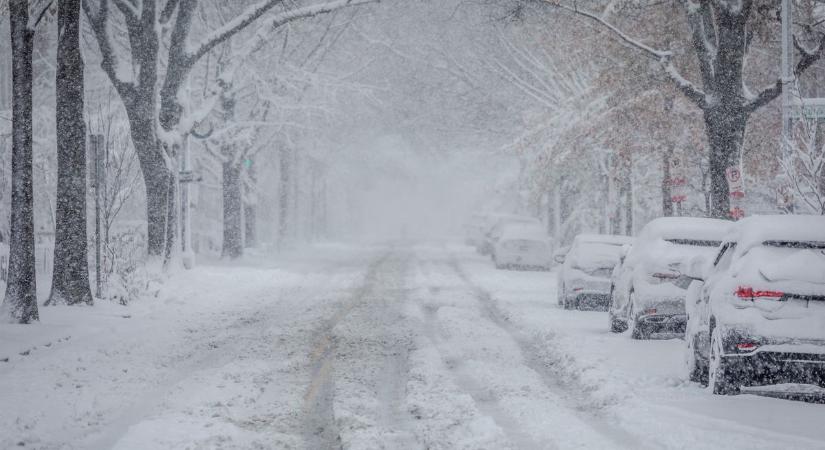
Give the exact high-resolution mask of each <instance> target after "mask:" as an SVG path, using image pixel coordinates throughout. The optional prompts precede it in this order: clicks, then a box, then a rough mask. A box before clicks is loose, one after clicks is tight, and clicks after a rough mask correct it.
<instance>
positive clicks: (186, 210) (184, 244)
mask: <svg viewBox="0 0 825 450" xmlns="http://www.w3.org/2000/svg"><path fill="white" fill-rule="evenodd" d="M178 178H179V181H180V203H181V205H180V206H181V251H182V256H183V266H184V267H185V268H187V269H191V268H192V267H194V266H195V252H194V251H192V208H191V203H190V200H189V196H190V194H191V190H190V185H191V183H193V182H194V181H196V180H195V176H194V172H192V151H191V149H190V148H189V137H188V136H187V137H184V138H183V158H182V161H181V171H180V176H179V177H178Z"/></svg>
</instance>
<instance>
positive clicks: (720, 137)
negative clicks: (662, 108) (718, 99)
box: [704, 107, 748, 219]
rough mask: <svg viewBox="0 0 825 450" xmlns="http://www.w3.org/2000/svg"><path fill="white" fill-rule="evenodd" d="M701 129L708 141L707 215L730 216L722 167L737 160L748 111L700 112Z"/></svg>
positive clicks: (725, 217) (725, 179)
mask: <svg viewBox="0 0 825 450" xmlns="http://www.w3.org/2000/svg"><path fill="white" fill-rule="evenodd" d="M704 116H705V132H706V133H707V137H708V142H709V144H710V167H709V169H708V170H709V171H710V216H711V217H716V218H721V219H727V218H729V217H730V192H729V188H728V180H727V178H726V177H725V169H727V168H728V167H730V166H736V165H738V163H739V153H740V150H741V148H742V142H743V140H744V138H745V127H746V126H747V121H748V114H747V113H746V112H744V111H741V110H738V109H733V108H721V107H720V108H714V109H707V110H705V111H704Z"/></svg>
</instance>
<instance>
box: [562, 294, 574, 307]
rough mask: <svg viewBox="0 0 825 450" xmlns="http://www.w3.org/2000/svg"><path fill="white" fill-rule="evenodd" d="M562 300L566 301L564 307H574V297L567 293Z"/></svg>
mask: <svg viewBox="0 0 825 450" xmlns="http://www.w3.org/2000/svg"><path fill="white" fill-rule="evenodd" d="M562 301H563V302H564V309H573V299H571V298H570V297H569V296H567V295H565V296H564V298H563V299H562Z"/></svg>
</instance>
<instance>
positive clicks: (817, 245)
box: [762, 241, 825, 250]
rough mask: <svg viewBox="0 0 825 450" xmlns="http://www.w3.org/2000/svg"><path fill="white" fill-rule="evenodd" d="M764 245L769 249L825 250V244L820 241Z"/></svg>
mask: <svg viewBox="0 0 825 450" xmlns="http://www.w3.org/2000/svg"><path fill="white" fill-rule="evenodd" d="M762 245H765V246H767V247H780V248H797V249H810V250H825V242H818V241H765V242H763V243H762Z"/></svg>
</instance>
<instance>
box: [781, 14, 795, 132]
mask: <svg viewBox="0 0 825 450" xmlns="http://www.w3.org/2000/svg"><path fill="white" fill-rule="evenodd" d="M792 8H793V3H792V2H791V0H782V12H781V19H782V60H781V65H782V67H781V72H782V138H783V139H787V138H788V137H789V136H790V134H791V118H790V108H791V99H792V90H793V81H794V73H793V68H792V64H793V30H792V29H791V25H792V23H791V21H792V20H793V10H792ZM783 147H784V145H783Z"/></svg>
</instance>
